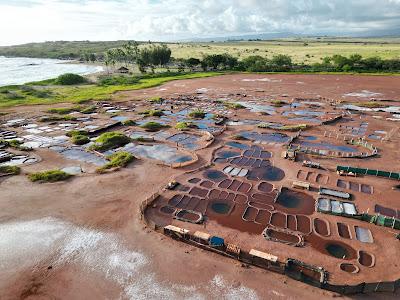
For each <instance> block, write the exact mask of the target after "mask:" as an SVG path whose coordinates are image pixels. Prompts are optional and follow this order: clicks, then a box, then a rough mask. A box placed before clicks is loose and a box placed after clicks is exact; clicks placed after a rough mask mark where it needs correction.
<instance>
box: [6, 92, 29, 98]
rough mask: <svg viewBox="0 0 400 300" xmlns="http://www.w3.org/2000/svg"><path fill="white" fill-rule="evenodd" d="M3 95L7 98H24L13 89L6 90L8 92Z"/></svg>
mask: <svg viewBox="0 0 400 300" xmlns="http://www.w3.org/2000/svg"><path fill="white" fill-rule="evenodd" d="M5 96H6V98H7V99H9V100H18V99H24V98H25V96H24V95H21V94H18V93H17V92H14V91H8V93H6V94H5Z"/></svg>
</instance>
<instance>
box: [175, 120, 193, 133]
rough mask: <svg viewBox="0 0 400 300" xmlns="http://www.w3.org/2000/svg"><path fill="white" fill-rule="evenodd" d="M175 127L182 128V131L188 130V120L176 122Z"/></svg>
mask: <svg viewBox="0 0 400 300" xmlns="http://www.w3.org/2000/svg"><path fill="white" fill-rule="evenodd" d="M175 128H176V129H178V130H182V131H185V130H189V128H190V123H188V122H178V123H176V124H175Z"/></svg>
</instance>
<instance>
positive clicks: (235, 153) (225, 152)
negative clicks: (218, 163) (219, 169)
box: [217, 151, 240, 158]
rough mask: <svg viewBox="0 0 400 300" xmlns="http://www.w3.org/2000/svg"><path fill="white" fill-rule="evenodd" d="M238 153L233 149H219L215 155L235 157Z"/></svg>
mask: <svg viewBox="0 0 400 300" xmlns="http://www.w3.org/2000/svg"><path fill="white" fill-rule="evenodd" d="M239 155H240V152H235V151H220V152H218V153H217V157H219V158H231V157H236V156H239Z"/></svg>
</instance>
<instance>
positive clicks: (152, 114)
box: [140, 109, 164, 117]
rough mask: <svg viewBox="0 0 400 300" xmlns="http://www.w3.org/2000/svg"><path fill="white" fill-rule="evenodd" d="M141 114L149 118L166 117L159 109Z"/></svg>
mask: <svg viewBox="0 0 400 300" xmlns="http://www.w3.org/2000/svg"><path fill="white" fill-rule="evenodd" d="M140 114H141V115H145V116H147V117H161V116H163V115H164V112H163V111H162V110H158V109H149V110H145V111H143V112H141V113H140Z"/></svg>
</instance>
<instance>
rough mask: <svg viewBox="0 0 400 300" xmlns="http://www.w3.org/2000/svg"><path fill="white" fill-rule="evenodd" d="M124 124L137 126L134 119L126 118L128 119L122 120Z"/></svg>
mask: <svg viewBox="0 0 400 300" xmlns="http://www.w3.org/2000/svg"><path fill="white" fill-rule="evenodd" d="M122 125H124V126H135V125H136V122H135V121H133V120H126V121H123V122H122Z"/></svg>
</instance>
